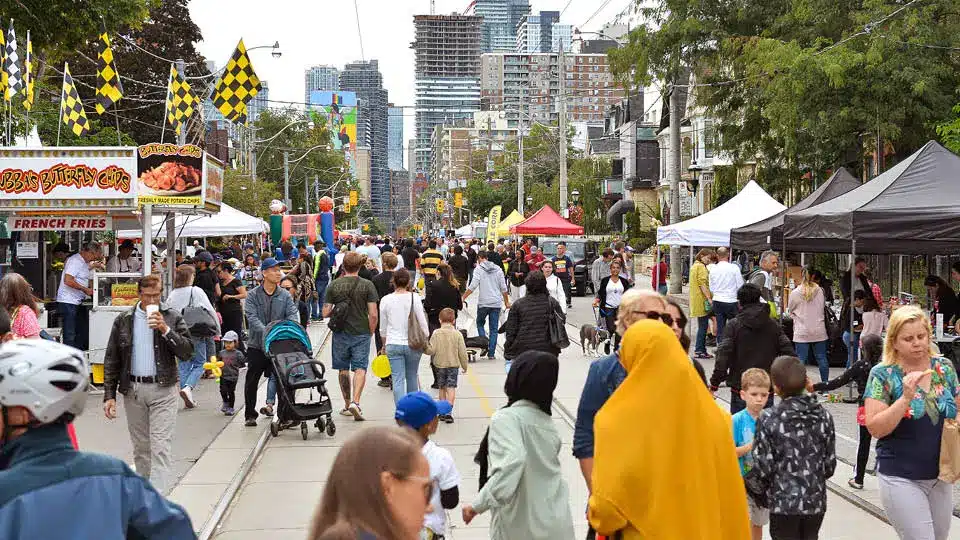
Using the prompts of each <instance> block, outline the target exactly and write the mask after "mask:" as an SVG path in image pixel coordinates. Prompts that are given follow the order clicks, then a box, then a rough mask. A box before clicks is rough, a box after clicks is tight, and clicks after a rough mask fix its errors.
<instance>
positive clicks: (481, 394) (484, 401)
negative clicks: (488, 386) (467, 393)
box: [467, 364, 493, 416]
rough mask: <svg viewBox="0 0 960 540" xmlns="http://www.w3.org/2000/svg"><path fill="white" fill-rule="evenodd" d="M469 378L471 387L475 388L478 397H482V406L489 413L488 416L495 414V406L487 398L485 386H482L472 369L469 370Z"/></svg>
mask: <svg viewBox="0 0 960 540" xmlns="http://www.w3.org/2000/svg"><path fill="white" fill-rule="evenodd" d="M474 365H476V364H474ZM467 380H468V381H469V382H470V387H471V388H473V391H474V392H476V394H477V397H478V398H479V399H480V407H482V408H483V412H485V413H487V416H493V407H491V406H490V400H489V399H488V398H487V394H486V393H485V392H484V391H483V388H481V387H480V383H478V382H477V378H476V377H475V376H474V375H473V370H472V369H468V370H467Z"/></svg>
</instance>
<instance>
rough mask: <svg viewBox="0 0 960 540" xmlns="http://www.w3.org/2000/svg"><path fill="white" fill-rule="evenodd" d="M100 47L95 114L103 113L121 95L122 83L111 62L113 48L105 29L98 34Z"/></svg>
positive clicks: (118, 99) (98, 51)
mask: <svg viewBox="0 0 960 540" xmlns="http://www.w3.org/2000/svg"><path fill="white" fill-rule="evenodd" d="M99 45H100V47H99V49H98V50H97V97H96V100H97V102H96V103H95V104H94V106H95V108H96V109H97V114H103V113H105V112H106V111H107V109H109V108H110V106H111V105H113V104H114V103H116V102H118V101H120V98H122V97H123V85H122V84H120V74H119V73H117V65H116V64H115V63H114V62H113V48H111V47H110V38H109V37H107V31H106V30H104V31H103V33H102V34H100V43H99Z"/></svg>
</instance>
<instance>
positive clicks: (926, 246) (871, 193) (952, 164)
mask: <svg viewBox="0 0 960 540" xmlns="http://www.w3.org/2000/svg"><path fill="white" fill-rule="evenodd" d="M957 201H960V157H958V156H957V155H956V154H954V153H952V152H950V151H949V150H947V149H946V148H944V147H943V146H940V145H939V144H938V143H936V142H935V141H930V142H928V143H927V144H926V145H924V146H923V148H921V149H920V150H918V151H917V152H915V153H914V154H912V155H911V156H910V157H908V158H907V159H905V160H903V161H902V162H900V163H898V164H897V165H896V166H894V167H893V168H891V169H890V170H888V171H887V172H885V173H883V174H881V175H879V176H877V177H876V178H874V179H873V180H871V181H869V182H867V183H866V184H863V185H862V186H860V187H858V188H856V189H853V190H851V191H849V192H847V193H846V194H844V195H840V196H839V197H836V198H834V199H831V200H829V201H826V202H823V203H820V204H817V205H814V206H811V207H809V208H807V209H806V210H801V211H798V212H788V213H787V214H785V215H784V224H783V235H784V241H785V245H786V248H787V249H789V250H791V251H808V252H820V253H856V252H860V253H874V254H900V255H911V254H931V253H943V252H947V251H958V250H960V205H958V204H957Z"/></svg>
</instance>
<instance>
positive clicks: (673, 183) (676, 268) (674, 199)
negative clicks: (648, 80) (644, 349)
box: [667, 79, 693, 294]
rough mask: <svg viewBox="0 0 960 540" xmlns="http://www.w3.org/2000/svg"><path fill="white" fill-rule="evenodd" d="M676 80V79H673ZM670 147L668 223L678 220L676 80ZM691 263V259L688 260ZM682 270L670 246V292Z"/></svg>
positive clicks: (676, 250)
mask: <svg viewBox="0 0 960 540" xmlns="http://www.w3.org/2000/svg"><path fill="white" fill-rule="evenodd" d="M674 80H675V81H676V79H674ZM668 91H669V92H670V148H669V151H668V154H667V156H668V157H669V164H668V165H669V166H668V167H667V176H668V177H669V178H670V220H669V221H670V223H669V224H670V225H672V224H674V223H679V222H680V151H681V148H680V120H681V118H680V89H679V88H677V84H676V82H673V83H671V84H670V87H669V90H668ZM690 262H691V264H692V263H693V261H690ZM681 274H682V272H681V268H680V246H676V245H674V246H670V292H671V293H673V294H679V293H680V292H681V291H682V287H683V283H682V280H683V278H682V275H681Z"/></svg>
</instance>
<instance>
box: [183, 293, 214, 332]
mask: <svg viewBox="0 0 960 540" xmlns="http://www.w3.org/2000/svg"><path fill="white" fill-rule="evenodd" d="M194 289H196V287H194V288H191V289H190V302H189V303H188V304H187V307H185V308H183V313H182V315H183V322H185V323H187V328H188V329H189V330H190V335H191V336H193V337H211V336H213V335H216V333H217V319H216V317H214V315H213V314H212V313H210V312H209V311H207V310H206V309H204V308H203V307H202V306H198V305H196V304H194V302H193V295H194V292H195V290H194Z"/></svg>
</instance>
